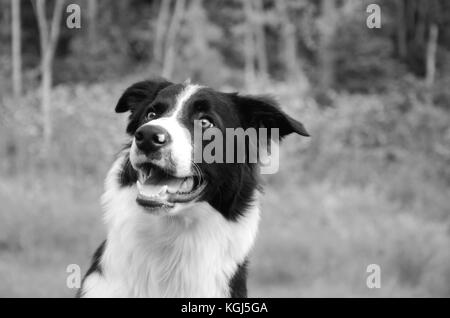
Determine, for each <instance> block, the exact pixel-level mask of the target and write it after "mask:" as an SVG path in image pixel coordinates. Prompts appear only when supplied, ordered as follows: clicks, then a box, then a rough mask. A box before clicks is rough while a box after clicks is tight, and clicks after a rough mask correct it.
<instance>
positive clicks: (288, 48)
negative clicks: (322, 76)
mask: <svg viewBox="0 0 450 318" xmlns="http://www.w3.org/2000/svg"><path fill="white" fill-rule="evenodd" d="M275 4H276V9H277V13H278V17H279V26H280V29H281V31H280V33H281V35H280V38H281V39H280V41H281V50H280V51H281V53H282V61H283V66H284V72H285V74H286V78H287V79H290V80H295V79H299V78H300V77H301V74H300V66H299V63H298V56H297V36H296V34H295V25H294V24H293V23H292V21H291V19H290V17H289V8H288V4H289V3H288V2H287V1H285V0H280V1H275Z"/></svg>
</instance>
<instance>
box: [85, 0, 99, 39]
mask: <svg viewBox="0 0 450 318" xmlns="http://www.w3.org/2000/svg"><path fill="white" fill-rule="evenodd" d="M87 4H88V6H87V11H88V27H89V29H88V32H89V42H90V43H91V45H93V44H95V43H96V41H97V11H98V1H97V0H87Z"/></svg>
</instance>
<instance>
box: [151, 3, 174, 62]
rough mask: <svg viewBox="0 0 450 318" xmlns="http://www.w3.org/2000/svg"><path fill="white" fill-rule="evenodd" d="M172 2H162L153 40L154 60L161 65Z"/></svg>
mask: <svg viewBox="0 0 450 318" xmlns="http://www.w3.org/2000/svg"><path fill="white" fill-rule="evenodd" d="M171 2H172V1H171V0H162V1H160V4H159V12H158V19H157V21H156V27H155V38H154V40H153V41H154V42H153V58H154V60H155V62H156V63H158V64H161V62H162V59H163V55H164V51H163V49H164V31H166V29H167V21H168V19H169V14H170V5H171Z"/></svg>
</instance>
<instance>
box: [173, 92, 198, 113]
mask: <svg viewBox="0 0 450 318" xmlns="http://www.w3.org/2000/svg"><path fill="white" fill-rule="evenodd" d="M200 88H202V86H200V85H195V84H189V85H186V86H185V87H184V88H183V90H182V91H181V92H180V93H179V94H178V95H177V98H176V100H175V111H174V113H173V114H172V116H171V117H177V116H178V114H179V113H180V112H181V110H182V109H183V106H184V105H185V104H186V102H187V101H188V100H189V98H191V97H192V96H193V95H194V94H195V93H197V92H198V91H199V90H200Z"/></svg>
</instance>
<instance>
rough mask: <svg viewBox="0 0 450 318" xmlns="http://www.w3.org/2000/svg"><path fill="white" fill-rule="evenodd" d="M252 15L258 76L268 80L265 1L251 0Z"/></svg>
mask: <svg viewBox="0 0 450 318" xmlns="http://www.w3.org/2000/svg"><path fill="white" fill-rule="evenodd" d="M250 3H251V4H252V7H253V8H252V14H251V19H252V21H250V22H251V24H252V26H253V32H254V34H255V46H256V58H257V61H258V75H259V77H260V79H261V80H263V81H264V80H266V79H267V77H268V75H269V74H268V61H267V48H266V33H265V20H266V19H265V13H264V7H263V0H251V1H250Z"/></svg>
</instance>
